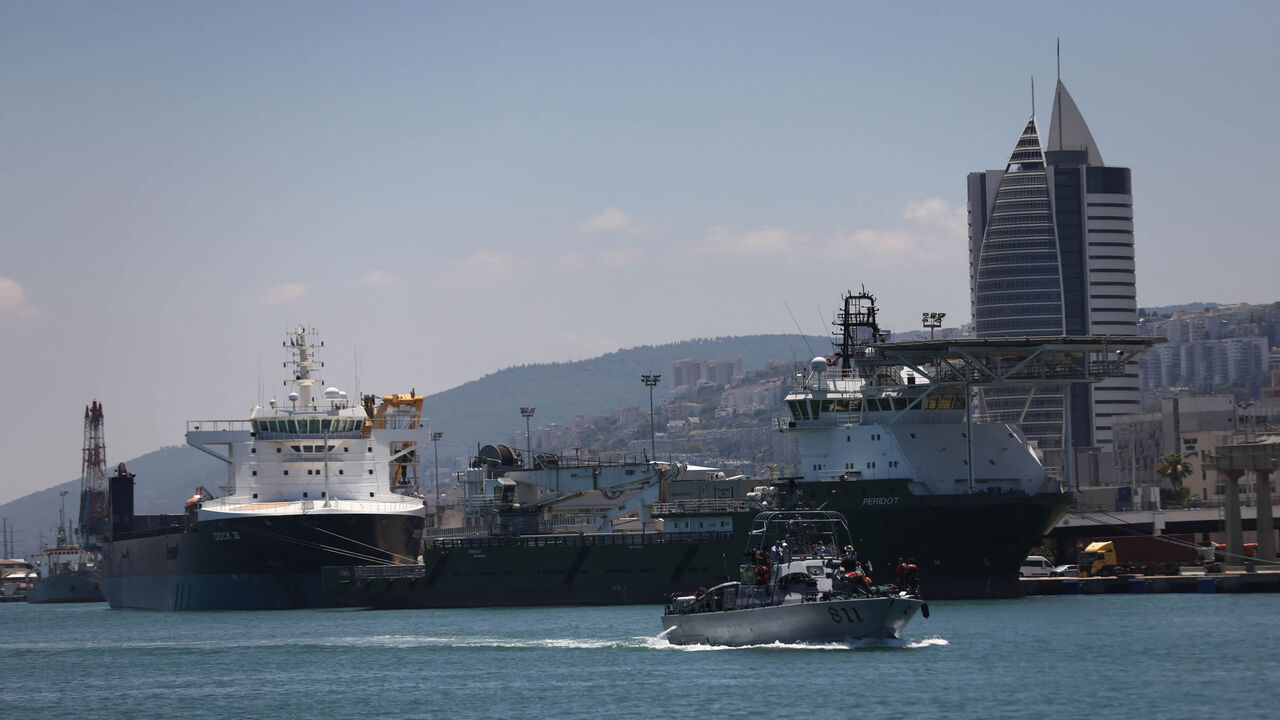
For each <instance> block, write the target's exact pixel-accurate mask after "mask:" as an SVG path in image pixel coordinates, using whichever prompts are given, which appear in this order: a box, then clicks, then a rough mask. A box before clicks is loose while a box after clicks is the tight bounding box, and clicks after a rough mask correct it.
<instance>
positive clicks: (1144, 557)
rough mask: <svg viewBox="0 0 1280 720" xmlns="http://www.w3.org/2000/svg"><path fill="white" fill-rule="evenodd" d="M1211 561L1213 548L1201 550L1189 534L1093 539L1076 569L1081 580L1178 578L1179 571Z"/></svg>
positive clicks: (1082, 553) (1080, 557)
mask: <svg viewBox="0 0 1280 720" xmlns="http://www.w3.org/2000/svg"><path fill="white" fill-rule="evenodd" d="M1212 561H1213V547H1212V546H1208V547H1205V548H1201V547H1200V546H1198V545H1196V543H1195V538H1194V536H1192V535H1191V534H1189V533H1183V534H1176V535H1122V536H1118V537H1100V538H1093V539H1092V540H1090V541H1089V542H1088V544H1087V545H1086V546H1085V548H1084V550H1083V551H1081V553H1080V555H1079V558H1078V561H1077V563H1076V564H1077V565H1079V566H1080V575H1081V576H1082V577H1093V576H1095V575H1139V574H1141V575H1177V574H1178V569H1179V568H1181V567H1187V566H1191V565H1203V564H1204V563H1206V562H1212Z"/></svg>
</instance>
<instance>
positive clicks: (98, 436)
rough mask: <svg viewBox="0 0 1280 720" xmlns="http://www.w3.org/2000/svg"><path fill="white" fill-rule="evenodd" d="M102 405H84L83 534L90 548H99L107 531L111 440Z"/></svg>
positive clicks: (86, 546)
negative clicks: (106, 434)
mask: <svg viewBox="0 0 1280 720" xmlns="http://www.w3.org/2000/svg"><path fill="white" fill-rule="evenodd" d="M102 420H103V414H102V405H101V404H100V403H99V402H98V401H97V400H94V401H93V403H92V404H91V405H89V406H87V407H86V408H85V409H84V449H83V451H82V460H81V465H80V536H81V539H82V540H83V542H84V547H85V549H86V550H89V551H92V552H97V551H98V550H101V549H102V541H103V539H104V538H105V537H106V534H107V444H106V440H105V439H104V436H103V432H102Z"/></svg>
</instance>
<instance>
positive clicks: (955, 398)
mask: <svg viewBox="0 0 1280 720" xmlns="http://www.w3.org/2000/svg"><path fill="white" fill-rule="evenodd" d="M963 407H964V397H963V396H961V395H931V396H929V397H927V398H925V400H924V409H925V410H959V409H960V408H963Z"/></svg>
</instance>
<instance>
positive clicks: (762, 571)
mask: <svg viewBox="0 0 1280 720" xmlns="http://www.w3.org/2000/svg"><path fill="white" fill-rule="evenodd" d="M767 582H769V568H768V567H766V566H764V565H757V566H756V584H757V585H764V584H765V583H767Z"/></svg>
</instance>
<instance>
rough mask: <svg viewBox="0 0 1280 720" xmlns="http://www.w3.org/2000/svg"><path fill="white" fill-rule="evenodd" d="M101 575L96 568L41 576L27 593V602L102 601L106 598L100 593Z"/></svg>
mask: <svg viewBox="0 0 1280 720" xmlns="http://www.w3.org/2000/svg"><path fill="white" fill-rule="evenodd" d="M101 583H102V576H101V574H100V573H99V572H98V571H97V570H68V571H66V572H60V573H57V574H55V575H50V576H49V577H46V578H41V579H40V582H38V583H36V585H35V587H33V588H31V592H29V593H28V594H27V602H29V603H35V604H45V603H89V602H102V601H103V600H105V599H106V598H105V597H103V594H102V585H101Z"/></svg>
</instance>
